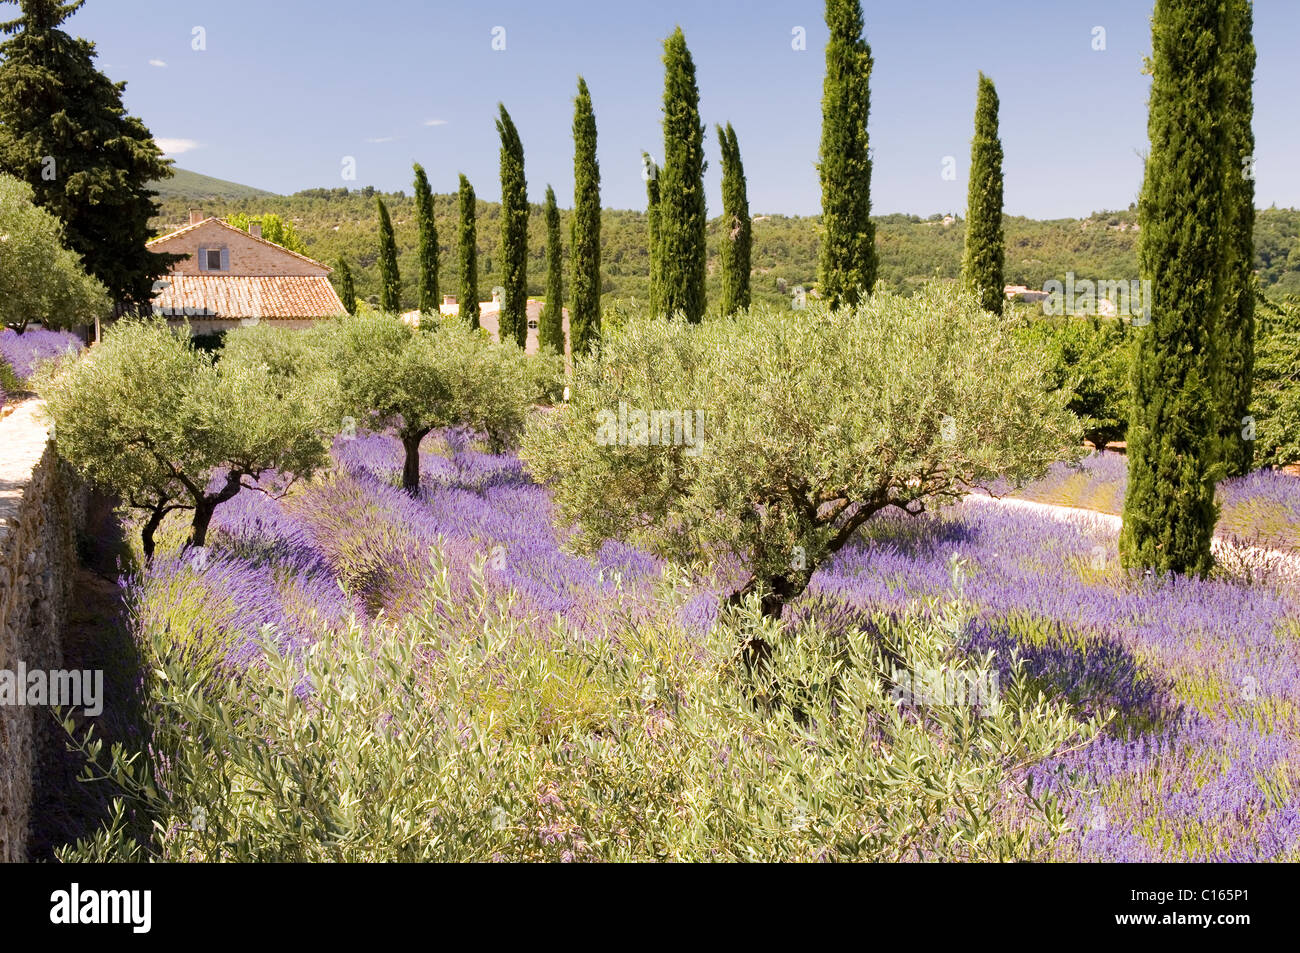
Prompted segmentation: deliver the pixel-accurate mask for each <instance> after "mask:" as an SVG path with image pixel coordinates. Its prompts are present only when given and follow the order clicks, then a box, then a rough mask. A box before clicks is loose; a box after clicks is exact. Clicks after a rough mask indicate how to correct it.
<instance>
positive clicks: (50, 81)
mask: <svg viewBox="0 0 1300 953" xmlns="http://www.w3.org/2000/svg"><path fill="white" fill-rule="evenodd" d="M84 2H85V0H73V2H68V3H60V2H58V0H21V8H22V12H21V14H20V16H19V17H18V18H17V19H15V20H11V21H9V22H7V23H0V33H3V34H5V35H6V36H8V37H9V39H7V40H5V41H4V42H3V43H0V172H7V173H9V174H10V175H13V176H14V177H15V178H18V179H21V180H23V181H24V182H26V183H27V184H28V185H30V186H31V187H32V190H33V192H35V198H36V204H37V205H39V206H41V207H42V208H44V209H46V210H47V211H49V212H50V213H51V214H53V215H54V216H56V217H57V218H59V219H60V220H61V221H62V222H63V226H64V240H65V241H66V243H67V244H68V246H69V247H70V248H71V249H72V250H73V251H75V252H76V253H77V254H79V255H80V256H81V258H82V261H83V263H84V264H85V268H86V270H87V272H89V273H90V274H91V275H92V276H94V277H95V278H97V279H99V281H100V282H101V283H102V284H103V285H104V287H105V288H106V289H108V293H109V296H110V297H111V298H112V299H113V301H114V302H116V303H117V305H118V307H119V308H121V309H123V310H129V311H143V310H147V309H148V308H149V307H150V302H151V301H152V298H153V283H154V281H155V280H156V279H158V278H160V277H161V276H163V275H165V274H166V273H167V272H168V270H169V269H170V267H171V265H172V263H173V262H175V261H177V260H178V259H179V256H174V255H156V254H154V253H152V252H150V251H149V250H148V249H146V248H145V242H147V241H148V240H149V238H150V228H149V220H150V218H152V217H153V216H154V215H156V214H158V203H157V202H155V201H154V198H155V197H156V196H157V194H158V193H157V192H154V191H152V190H151V189H150V188H149V187H148V186H149V183H150V182H153V181H156V180H159V179H167V178H171V176H172V169H171V162H170V161H169V160H165V159H163V156H162V152H161V151H160V150H159V148H158V146H157V144H156V143H155V142H154V139H153V136H152V135H151V134H150V132H149V130H148V129H147V128H145V125H144V123H143V122H141V121H140V120H139V119H137V118H136V117H134V116H131V115H128V114H127V112H126V109H125V107H124V106H123V105H122V93H123V91H124V90H125V89H126V84H125V83H114V82H112V81H111V80H109V79H108V77H106V76H105V75H104V74H103V73H101V72H99V71H98V70H97V69H95V64H94V57H95V45H94V44H93V43H91V42H89V41H87V40H82V39H76V38H74V37H72V36H69V35H68V34H67V33H65V32H63V31H62V30H60V29H58V27H59V25H60V24H62V23H63V21H64V20H66V19H67V18H68V17H70V16H71V15H72V14H73V13H75V12H76V11H77V10H78V9H80V8H81V6H82V4H83V3H84Z"/></svg>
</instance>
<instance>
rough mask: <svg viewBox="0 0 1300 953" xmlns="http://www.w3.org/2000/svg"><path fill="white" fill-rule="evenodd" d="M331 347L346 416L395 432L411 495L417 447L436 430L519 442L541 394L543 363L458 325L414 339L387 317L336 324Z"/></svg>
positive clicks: (497, 442) (497, 443)
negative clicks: (539, 367)
mask: <svg viewBox="0 0 1300 953" xmlns="http://www.w3.org/2000/svg"><path fill="white" fill-rule="evenodd" d="M331 346H332V349H333V363H334V366H335V367H336V368H337V372H338V385H339V401H340V403H339V406H340V409H341V411H342V412H343V413H344V414H347V415H350V416H355V417H356V419H357V421H358V422H359V423H363V424H364V425H365V426H367V427H369V428H371V429H375V430H378V429H382V428H386V427H392V428H393V429H394V430H395V431H396V432H397V436H398V438H399V439H400V440H401V441H402V447H403V450H404V452H405V462H404V464H403V467H402V487H403V489H405V490H406V491H407V492H408V493H410V494H411V495H415V494H416V492H417V490H418V488H419V485H420V442H421V441H422V440H423V439H424V438H425V436H427V435H428V434H429V433H431V432H432V431H433V430H435V429H438V428H440V427H466V428H468V429H470V430H473V431H475V432H477V433H481V434H483V435H485V436H486V437H487V439H488V441H489V442H490V444H491V445H492V446H493V447H495V448H501V447H505V446H508V445H511V444H513V443H514V442H515V441H516V440H517V438H518V436H519V434H520V433H521V432H522V430H523V426H524V419H525V417H526V416H527V413H528V409H529V407H530V406H531V404H532V401H533V398H534V395H535V392H536V390H537V387H538V379H537V368H536V366H534V365H535V363H536V364H537V365H540V363H541V362H542V361H544V360H545V359H544V358H540V356H538V357H535V358H529V357H526V356H525V355H524V352H523V349H522V348H520V347H519V346H518V345H517V344H515V343H514V341H513V340H511V339H508V338H507V339H505V340H503V341H502V342H501V343H499V344H498V343H496V342H494V341H493V340H492V339H491V338H490V337H489V336H488V335H487V334H486V332H484V331H482V330H480V329H475V328H471V327H470V326H469V324H468V323H467V322H465V321H461V320H459V319H454V318H444V319H443V320H442V321H441V322H439V324H438V326H437V327H435V328H433V329H432V330H431V331H427V332H416V331H415V330H414V329H413V328H411V327H410V326H408V325H407V324H405V323H404V322H402V321H401V320H400V319H398V318H397V317H395V316H393V315H389V314H382V313H368V314H365V315H360V316H357V317H353V318H343V319H340V320H338V321H337V322H335V323H334V324H333V330H332V334H331Z"/></svg>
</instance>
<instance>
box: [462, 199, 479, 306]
mask: <svg viewBox="0 0 1300 953" xmlns="http://www.w3.org/2000/svg"><path fill="white" fill-rule="evenodd" d="M459 198H460V234H459V235H458V236H457V237H458V239H459V245H460V316H461V317H462V318H466V319H468V320H469V323H470V327H474V328H477V327H478V326H479V322H478V315H479V308H478V224H477V221H478V208H477V203H478V199H477V198H475V196H474V186H472V185H470V184H469V179H467V178H465V176H464V175H462V176H461V177H460V196H459Z"/></svg>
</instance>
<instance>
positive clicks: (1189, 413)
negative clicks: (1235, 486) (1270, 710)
mask: <svg viewBox="0 0 1300 953" xmlns="http://www.w3.org/2000/svg"><path fill="white" fill-rule="evenodd" d="M1224 27H1225V23H1224V16H1223V3H1222V0H1156V7H1155V14H1154V16H1153V18H1152V54H1151V61H1150V62H1151V70H1152V83H1151V101H1150V113H1149V118H1148V121H1147V129H1148V134H1149V136H1150V140H1151V148H1150V153H1149V155H1148V156H1147V162H1146V177H1145V180H1144V182H1143V184H1142V195H1141V200H1140V203H1139V220H1140V222H1141V226H1142V230H1141V239H1140V244H1139V248H1138V260H1139V263H1140V268H1141V275H1142V278H1143V279H1149V280H1150V282H1151V285H1150V287H1151V291H1152V293H1151V301H1150V302H1149V303H1148V304H1147V307H1148V310H1147V314H1146V317H1147V318H1149V321H1150V323H1149V324H1148V325H1147V326H1145V327H1142V328H1140V329H1139V333H1138V341H1137V350H1136V355H1135V360H1134V367H1133V377H1132V400H1133V405H1132V409H1131V412H1130V415H1129V430H1128V474H1129V475H1128V491H1127V493H1126V495H1125V499H1124V528H1123V531H1122V532H1121V534H1120V553H1121V555H1122V558H1123V561H1124V565H1126V566H1130V567H1141V568H1149V569H1155V570H1161V571H1172V572H1177V573H1192V574H1196V575H1204V574H1205V573H1207V572H1208V571H1209V570H1210V568H1211V566H1212V565H1213V558H1212V556H1211V554H1210V540H1211V538H1212V537H1213V534H1214V523H1215V519H1216V516H1217V507H1216V506H1215V502H1214V483H1215V476H1216V471H1219V470H1220V468H1219V467H1216V466H1215V465H1214V458H1215V456H1216V454H1217V450H1218V426H1217V415H1216V413H1215V408H1214V401H1213V393H1212V390H1211V381H1212V376H1213V370H1214V368H1213V363H1214V357H1213V345H1214V340H1215V324H1216V323H1217V321H1218V318H1219V315H1220V314H1221V313H1222V309H1223V293H1224V238H1223V235H1224V228H1225V226H1226V225H1227V224H1228V221H1227V218H1226V216H1225V208H1224V202H1223V193H1224V186H1225V179H1226V172H1227V169H1226V163H1225V162H1224V155H1225V146H1226V129H1227V121H1226V119H1227V117H1226V116H1225V107H1226V105H1227V97H1226V89H1225V83H1224V81H1223V73H1222V71H1221V70H1220V69H1219V61H1218V58H1219V52H1220V50H1221V49H1222V48H1223V44H1224V40H1225V36H1224Z"/></svg>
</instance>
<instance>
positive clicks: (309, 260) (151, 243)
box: [144, 216, 334, 274]
mask: <svg viewBox="0 0 1300 953" xmlns="http://www.w3.org/2000/svg"><path fill="white" fill-rule="evenodd" d="M214 222H215V223H216V224H217V225H220V226H221V227H222V228H227V229H229V230H230V231H232V232H235V233H237V234H239V235H242V236H243V237H244V238H248V239H251V240H252V241H255V242H261V243H262V244H263V245H269V246H270V247H271V248H274V249H276V250H277V251H282V252H284V253H285V254H286V255H292V256H293V257H294V258H297V259H300V260H302V261H305V262H307V263H308V264H312V265H315V266H316V267H317V268H324V269H325V271H326V272H327V273H330V274H332V273H333V271H334V269H333V268H331V267H330V266H329V265H326V264H324V263H323V262H319V261H317V260H316V259H315V258H308V257H307V256H306V255H300V254H299V253H298V252H296V251H293V250H291V249H288V248H285V247H284V246H283V245H277V244H276V243H275V242H270V241H267V240H266V239H265V238H258V237H257V236H256V235H254V234H252V233H251V232H246V231H244V230H243V229H242V228H236V227H235V226H234V225H231V224H230V223H229V222H227V221H226V220H225V219H220V218H216V217H215V216H214V217H212V218H205V219H204V220H203V221H201V222H195V223H194V224H193V225H186V226H184V227H182V228H178V229H176V231H174V232H168V233H167V234H166V235H159V236H158V237H157V238H155V239H152V240H151V241H147V242H145V246H144V247H145V248H150V247H152V246H154V245H160V244H162V243H163V242H169V241H171V240H172V239H174V238H179V237H180V236H182V235H185V234H188V233H189V232H192V231H194V230H195V229H197V228H202V227H203V226H204V225H208V224H210V223H214Z"/></svg>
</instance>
